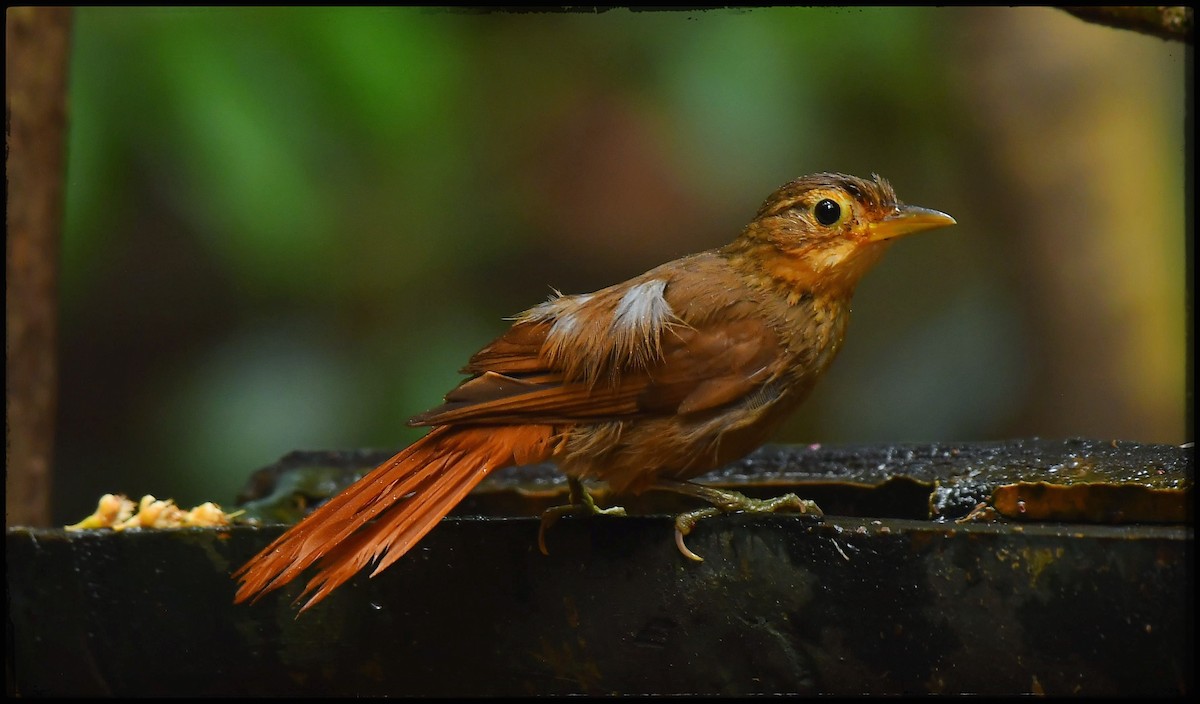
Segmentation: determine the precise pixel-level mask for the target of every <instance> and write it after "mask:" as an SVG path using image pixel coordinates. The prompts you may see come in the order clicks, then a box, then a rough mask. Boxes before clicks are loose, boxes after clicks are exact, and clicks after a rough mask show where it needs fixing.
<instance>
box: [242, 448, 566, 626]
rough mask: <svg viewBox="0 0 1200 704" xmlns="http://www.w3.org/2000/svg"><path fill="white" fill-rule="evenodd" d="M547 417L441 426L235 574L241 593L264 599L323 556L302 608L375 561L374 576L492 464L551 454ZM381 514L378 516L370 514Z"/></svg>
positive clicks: (532, 459)
mask: <svg viewBox="0 0 1200 704" xmlns="http://www.w3.org/2000/svg"><path fill="white" fill-rule="evenodd" d="M553 435H554V428H553V427H551V426H548V425H514V426H499V427H497V426H442V427H438V428H434V429H433V430H432V431H430V433H429V434H428V435H426V436H425V437H423V438H421V439H420V440H418V441H416V442H414V443H413V444H412V445H409V446H408V447H407V448H405V449H403V450H401V451H400V452H399V453H397V454H396V456H395V457H393V458H391V459H390V460H388V461H387V462H384V463H383V464H381V465H379V466H378V467H376V468H375V469H373V470H371V472H370V473H369V474H367V475H366V476H364V477H363V478H362V479H360V480H358V482H356V483H354V484H353V485H351V486H350V487H348V488H346V490H345V491H343V492H342V493H340V494H338V495H337V496H335V497H333V498H332V499H330V500H329V502H328V503H326V504H325V505H323V506H321V507H320V508H318V509H317V510H316V511H313V512H312V513H311V514H309V515H308V517H306V518H305V519H304V520H303V521H301V522H300V523H297V524H296V525H295V526H292V528H291V529H289V530H288V531H287V532H286V533H284V534H283V535H281V536H279V537H278V538H276V539H275V541H274V542H272V543H271V544H270V545H268V546H267V547H266V549H264V550H263V551H262V552H260V553H258V554H257V555H255V556H254V557H253V558H251V559H250V561H249V562H247V563H246V564H245V565H242V567H241V568H239V569H238V571H237V572H235V573H234V574H233V576H234V578H235V579H237V580H238V581H239V582H240V585H239V586H238V591H237V596H236V598H235V601H236V602H238V603H241V602H243V601H246V600H247V599H258V598H259V597H260V596H262V595H263V594H266V593H267V592H269V591H272V590H274V589H278V588H279V587H282V586H283V585H285V584H287V583H288V582H290V581H292V580H293V579H295V578H296V577H297V576H298V575H299V574H300V573H301V572H303V571H304V570H305V569H307V568H308V567H310V566H311V565H312V564H313V563H315V562H318V561H319V564H318V569H319V571H318V572H317V574H316V576H314V577H313V578H312V579H311V580H309V582H308V585H307V586H305V588H304V591H303V592H302V593H301V594H300V596H299V597H298V598H297V600H299V599H303V598H304V597H305V596H306V595H308V594H309V593H312V597H311V598H309V600H308V601H307V602H306V603H305V604H304V606H303V607H301V609H300V610H301V611H304V610H305V609H307V608H309V607H310V606H312V605H314V604H316V603H317V602H318V601H320V600H321V599H324V598H325V597H326V596H328V595H329V593H330V592H331V591H333V590H334V589H335V588H337V587H338V585H340V584H342V583H343V582H345V581H346V580H347V579H350V577H352V576H353V575H354V573H355V572H358V571H359V570H360V569H362V568H363V567H364V566H366V565H367V564H368V563H370V562H372V561H375V562H377V564H376V565H375V570H374V571H373V572H372V573H371V576H372V577H374V576H375V575H376V574H378V573H379V572H380V571H382V570H383V569H385V568H387V567H388V566H389V565H391V564H392V563H393V562H395V561H396V560H398V559H399V558H400V557H401V556H402V555H403V554H404V553H406V552H408V550H409V549H410V548H412V546H413V545H416V543H417V541H419V540H420V539H421V538H422V537H424V536H425V534H426V533H428V532H429V531H430V530H431V529H432V528H433V527H434V525H436V524H437V522H438V521H440V520H441V519H442V518H443V517H444V516H445V515H446V514H447V513H449V512H450V509H452V508H454V506H455V504H457V503H458V502H459V501H461V500H462V499H463V497H464V496H466V495H467V492H469V491H471V489H473V488H474V487H475V485H476V484H478V483H479V482H480V481H482V480H483V478H484V477H486V476H487V475H488V473H489V472H491V471H493V470H495V469H500V468H502V467H507V466H509V465H513V464H533V463H535V462H542V461H545V460H546V459H548V458H549V456H550V453H551V450H552V449H553V445H552V442H551V439H552V437H553ZM373 519H374V522H371V521H372V520H373Z"/></svg>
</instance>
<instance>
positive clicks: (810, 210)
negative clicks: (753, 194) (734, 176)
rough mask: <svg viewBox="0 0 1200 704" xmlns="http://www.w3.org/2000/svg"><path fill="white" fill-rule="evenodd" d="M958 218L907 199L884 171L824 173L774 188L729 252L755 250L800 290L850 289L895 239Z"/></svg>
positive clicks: (775, 275) (766, 264) (756, 255)
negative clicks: (870, 174)
mask: <svg viewBox="0 0 1200 704" xmlns="http://www.w3.org/2000/svg"><path fill="white" fill-rule="evenodd" d="M953 224H955V221H954V218H952V217H950V216H949V215H947V214H945V213H942V212H938V211H936V210H929V209H928V208H919V207H916V206H912V205H905V204H903V203H901V202H900V199H899V198H897V197H896V192H895V191H894V190H892V187H891V185H890V184H889V183H888V182H887V181H885V180H884V179H882V178H880V177H879V176H873V177H872V178H871V179H870V180H868V179H863V178H858V177H856V176H848V175H845V174H837V173H820V174H813V175H811V176H802V177H801V178H798V179H796V180H795V181H792V182H791V183H788V184H787V185H785V186H783V187H782V188H780V189H779V190H777V191H775V192H774V193H772V194H771V195H770V196H769V197H768V198H767V200H766V201H765V202H764V203H763V204H762V207H761V208H759V209H758V214H757V215H755V217H754V220H753V221H751V223H750V224H749V225H747V226H746V229H745V230H744V231H743V232H742V234H741V236H740V237H738V239H737V240H736V241H734V242H733V243H732V244H731V245H729V247H727V248H726V251H728V252H730V253H731V254H732V255H733V256H735V257H737V256H738V255H740V254H745V253H750V252H753V253H754V255H753V257H752V258H753V259H754V260H756V263H757V265H759V266H761V267H762V268H763V269H764V270H765V271H766V273H767V274H768V275H769V276H771V277H772V278H774V279H776V280H779V281H781V282H784V283H786V284H787V285H788V287H789V288H791V289H792V290H796V291H814V292H815V291H826V292H830V293H846V294H849V293H852V292H853V290H854V287H855V285H857V283H858V281H859V279H861V278H862V276H863V274H865V273H866V272H867V270H869V269H870V268H871V266H872V265H873V264H875V262H876V261H878V260H879V257H880V256H881V255H882V254H883V252H884V250H886V249H887V247H888V245H890V244H891V243H892V241H893V240H895V239H897V238H899V237H903V236H904V235H910V234H913V233H915V232H922V231H924V230H932V229H934V228H938V227H946V226H949V225H953Z"/></svg>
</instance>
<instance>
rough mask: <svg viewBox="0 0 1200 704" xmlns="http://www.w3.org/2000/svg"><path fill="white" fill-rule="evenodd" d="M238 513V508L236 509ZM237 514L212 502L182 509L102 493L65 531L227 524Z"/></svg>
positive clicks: (150, 499)
mask: <svg viewBox="0 0 1200 704" xmlns="http://www.w3.org/2000/svg"><path fill="white" fill-rule="evenodd" d="M238 513H240V511H239V512H238ZM236 515H237V513H232V514H231V513H225V512H224V511H222V510H221V507H220V506H218V505H217V504H214V503H213V502H211V501H208V502H205V503H202V504H200V505H199V506H197V507H195V508H193V509H192V510H190V511H184V510H183V509H181V508H179V507H178V506H176V505H175V502H174V501H172V500H171V499H165V500H161V501H160V500H158V499H156V498H154V497H153V496H151V495H150V494H146V495H145V496H143V497H142V500H141V501H140V502H138V503H137V504H136V505H135V504H134V503H133V502H132V501H130V500H129V499H128V498H126V497H125V496H122V495H120V494H116V495H114V494H105V495H104V496H103V497H101V498H100V503H99V504H98V505H97V506H96V511H95V512H94V513H93V514H92V515H90V516H88V517H87V518H85V519H83V520H82V521H80V522H79V523H76V524H74V525H70V526H67V527H66V528H67V530H71V531H78V530H95V529H99V528H112V529H113V530H125V529H126V528H189V527H193V526H204V527H213V526H227V525H229V522H230V519H232V518H233V517H234V516H236Z"/></svg>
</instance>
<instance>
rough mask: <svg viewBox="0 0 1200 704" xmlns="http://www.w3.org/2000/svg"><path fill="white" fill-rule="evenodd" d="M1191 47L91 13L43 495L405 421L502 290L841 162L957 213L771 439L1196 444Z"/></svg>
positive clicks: (702, 225)
mask: <svg viewBox="0 0 1200 704" xmlns="http://www.w3.org/2000/svg"><path fill="white" fill-rule="evenodd" d="M1183 64H1184V58H1183V49H1182V48H1181V47H1178V46H1175V45H1172V44H1168V43H1165V42H1161V41H1160V40H1156V39H1151V38H1147V37H1141V36H1139V35H1134V34H1130V33H1125V32H1120V31H1117V30H1112V29H1107V28H1100V27H1095V26H1091V25H1086V24H1084V23H1082V22H1080V21H1079V20H1076V19H1074V18H1071V17H1069V16H1067V15H1065V14H1063V13H1060V12H1057V11H1054V10H1047V9H1013V8H993V9H978V8H976V9H935V8H924V9H912V8H884V9H811V8H777V9H759V10H714V11H704V12H700V11H678V12H632V11H629V10H612V11H608V12H604V13H599V14H595V13H578V14H576V13H504V12H497V13H467V12H453V11H447V10H428V9H414V8H290V9H282V8H281V9H249V8H224V9H199V8H171V9H137V8H81V9H79V10H78V11H77V14H76V21H75V27H74V48H73V56H72V65H71V81H70V111H71V112H70V115H71V117H70V136H69V147H68V148H69V165H68V188H67V218H66V232H65V239H64V251H63V258H64V261H63V267H64V270H63V276H62V313H63V322H62V333H61V344H62V350H61V362H62V371H61V400H60V409H59V415H60V423H59V435H58V438H57V448H56V477H57V479H56V481H57V485H56V497H55V516H56V519H57V520H59V521H60V522H65V521H68V520H75V519H77V518H78V517H79V516H81V515H83V514H84V513H86V512H87V511H89V510H90V507H91V505H92V504H93V503H94V501H95V499H96V498H97V497H98V496H99V494H101V493H104V492H107V491H120V492H125V493H129V494H133V495H140V494H142V493H153V494H155V495H158V496H171V497H174V498H175V499H176V500H178V501H179V502H180V503H186V504H189V505H191V504H193V503H197V502H199V501H204V500H216V501H218V502H222V503H226V504H228V503H230V502H231V499H232V496H233V495H234V493H235V492H236V491H237V489H238V488H239V487H240V486H241V484H242V483H243V482H244V480H245V478H246V477H247V476H248V475H249V473H250V472H251V471H252V470H253V469H255V468H256V467H258V466H261V465H263V464H267V463H269V462H271V461H273V460H275V459H276V458H277V457H279V456H280V455H282V454H283V453H285V452H287V451H289V450H292V449H301V448H307V449H323V448H339V447H340V448H345V447H362V446H376V447H398V446H401V445H403V444H405V443H407V442H409V441H411V440H413V439H414V438H415V437H416V436H417V435H418V434H419V431H416V430H413V429H409V428H406V427H405V426H404V421H405V419H406V418H408V417H409V416H411V415H413V414H415V413H417V412H419V411H421V410H423V409H425V408H427V407H429V406H431V405H434V404H436V403H437V402H438V401H439V400H440V398H441V395H442V394H443V393H444V392H445V391H446V390H448V389H449V388H451V387H452V386H453V385H454V384H455V383H457V381H458V380H459V378H460V377H459V376H458V375H457V374H456V370H457V369H458V367H459V366H460V365H461V364H462V363H463V362H464V361H465V360H466V358H467V357H468V356H469V355H470V353H471V352H473V351H474V350H475V349H477V348H478V347H479V346H481V345H483V344H485V343H486V342H488V341H489V340H490V339H491V338H492V337H494V336H495V335H497V334H499V333H500V332H501V331H502V329H503V328H504V325H505V323H504V322H503V320H502V318H503V317H504V316H508V315H512V314H514V313H516V312H518V311H520V310H522V309H524V308H526V307H528V306H530V305H533V304H535V303H537V302H538V301H540V300H541V299H543V298H544V296H545V295H546V294H547V293H548V291H549V288H550V287H551V286H553V287H556V288H559V289H562V290H563V291H566V292H582V291H587V290H592V289H595V288H599V287H601V286H604V285H608V284H611V283H615V282H617V281H620V280H623V279H624V278H627V277H629V276H632V275H634V274H637V273H640V272H641V271H643V270H645V269H647V268H649V267H651V266H653V265H656V264H659V263H661V262H663V261H666V260H668V259H670V258H673V257H676V256H680V255H682V254H685V253H688V252H692V251H698V250H701V249H705V248H709V247H713V246H717V245H719V244H722V243H724V242H725V241H727V240H728V239H730V238H732V237H733V236H734V235H735V234H736V233H737V231H738V230H739V228H740V227H741V226H742V225H743V224H744V223H745V222H746V221H747V220H748V218H749V217H750V216H751V215H752V214H753V213H754V211H755V209H756V208H757V206H758V204H759V203H760V202H761V201H762V199H763V198H764V197H765V196H766V195H767V194H768V193H769V192H771V191H772V190H773V189H774V188H775V187H777V186H779V185H781V184H782V183H784V182H786V181H788V180H790V179H791V178H794V177H796V176H798V175H801V174H803V173H809V172H813V171H820V170H838V171H847V172H851V173H857V174H860V175H867V174H870V173H871V172H879V173H880V174H883V175H884V176H886V177H887V178H889V179H890V180H891V181H892V183H893V185H895V187H896V189H897V190H898V192H899V193H900V195H901V197H902V198H904V199H905V200H907V201H908V202H912V203H916V204H920V205H925V206H928V207H934V208H939V209H942V210H945V211H947V212H950V213H951V214H953V215H954V216H955V217H957V218H958V220H959V223H960V225H959V226H958V227H956V228H954V229H953V230H946V231H939V232H936V233H931V234H929V235H922V236H920V237H918V238H913V239H912V240H911V241H905V242H903V243H901V244H899V245H898V246H896V247H894V248H893V250H892V252H891V253H890V254H889V256H888V258H887V259H885V261H884V263H883V264H882V265H881V266H880V267H879V269H878V270H877V271H876V272H874V273H873V274H872V276H870V277H868V280H867V281H866V282H865V283H864V285H863V286H862V287H861V288H860V291H859V294H858V296H857V298H856V315H855V319H854V322H853V324H852V325H851V332H850V334H849V337H848V339H847V344H846V348H845V351H844V352H843V354H842V358H841V359H839V361H838V362H837V363H836V364H835V366H834V370H833V372H832V373H831V374H830V376H829V378H828V379H826V380H825V381H824V382H823V384H822V386H821V387H820V388H819V389H818V391H817V392H816V394H815V395H814V396H813V398H812V399H811V401H810V402H809V403H808V404H807V405H806V407H805V408H804V410H803V411H802V412H801V413H800V414H799V415H798V417H797V418H796V420H795V421H794V422H793V423H791V424H790V425H788V426H787V428H785V429H784V431H783V432H782V433H781V436H780V438H779V439H780V440H781V441H789V442H824V443H837V442H894V441H933V440H982V439H996V438H1004V437H1015V436H1026V435H1042V436H1064V435H1087V436H1098V437H1110V436H1111V437H1120V438H1123V439H1133V440H1143V441H1159V442H1180V441H1182V440H1183V439H1184V437H1185V429H1184V427H1183V426H1184V421H1183V415H1184V414H1183V404H1184V401H1183V385H1184V381H1183V361H1182V358H1183V352H1182V348H1183V335H1184V333H1183V330H1184V320H1183V315H1184V313H1183V266H1182V243H1183V237H1182V236H1181V235H1182V234H1183V229H1184V225H1183V185H1182V184H1183V160H1184V156H1183V146H1182V145H1183V142H1182V138H1183V135H1182V115H1183V95H1184V83H1183V75H1184V66H1183ZM1113 66H1119V67H1122V69H1121V70H1124V71H1127V72H1128V73H1129V75H1131V76H1132V77H1133V80H1125V79H1122V78H1121V77H1120V76H1114V75H1113V74H1112V72H1113V71H1114V70H1115V69H1113V68H1112V67H1113ZM1009 80H1011V81H1012V83H1011V84H1009V83H1006V82H1005V81H1009ZM1114 82H1115V85H1119V90H1117V89H1115V88H1113V87H1112V86H1113V85H1114ZM1106 86H1107V87H1106ZM1114 90H1115V91H1116V92H1118V93H1120V94H1121V98H1120V99H1116V98H1111V97H1109V93H1111V92H1112V91H1114ZM1106 91H1108V92H1106ZM1105 100H1108V101H1110V102H1103V101H1105ZM1097 101H1100V102H1097ZM1097 105H1100V107H1097ZM1047 106H1052V107H1051V108H1047ZM1039 110H1041V112H1039ZM1050 110H1052V111H1053V112H1050ZM1073 110H1074V111H1077V112H1074V113H1073V112H1072V111H1073ZM1106 126H1107V127H1106ZM1029 135H1034V137H1033V138H1030V137H1029ZM1039 135H1049V136H1050V137H1049V138H1047V139H1046V142H1045V144H1046V145H1048V146H1039V145H1041V144H1042V143H1041V142H1038V141H1037V138H1038V136H1039ZM1056 135H1062V136H1061V137H1059V136H1056ZM1076 142H1077V143H1076ZM1118 144H1123V145H1126V146H1127V147H1129V148H1125V149H1121V148H1113V145H1118ZM1110 157H1111V158H1112V159H1114V160H1115V161H1113V162H1112V163H1109V162H1107V161H1105V162H1101V166H1100V167H1098V168H1097V169H1096V170H1089V169H1091V166H1090V164H1091V162H1089V161H1088V159H1093V158H1095V159H1101V158H1103V159H1109V158H1110ZM1076 164H1083V165H1084V167H1085V168H1083V170H1080V167H1077V166H1075V165H1076ZM1064 165H1065V166H1064ZM1067 167H1070V168H1071V169H1072V171H1071V172H1070V173H1069V175H1068V176H1063V177H1054V176H1053V174H1054V173H1056V171H1055V170H1056V169H1061V168H1067ZM1105 169H1113V170H1116V172H1115V173H1118V174H1125V175H1132V177H1131V178H1130V179H1129V180H1128V181H1122V182H1120V184H1118V185H1110V186H1104V185H1102V184H1103V183H1108V181H1105V180H1104V179H1110V178H1111V176H1112V175H1111V174H1108V172H1107V171H1105ZM1047 174H1050V175H1049V176H1048V175H1047ZM1127 183H1129V184H1132V185H1126V184H1127ZM1112 192H1117V193H1118V194H1121V195H1120V196H1119V197H1116V198H1112V199H1109V198H1107V197H1106V196H1105V195H1104V194H1106V193H1112ZM1126 200H1128V201H1129V202H1126ZM1067 216H1069V219H1068V220H1067V221H1064V220H1062V217H1067ZM1068 232H1069V233H1073V236H1072V237H1070V238H1067V237H1062V235H1063V233H1068ZM1080 233H1084V234H1085V235H1086V237H1085V239H1084V240H1083V242H1082V243H1081V242H1080V240H1079V238H1078V237H1076V236H1074V235H1079V234H1080ZM1093 248H1094V249H1093ZM1091 251H1096V252H1109V253H1110V254H1111V256H1107V257H1106V258H1105V257H1102V258H1100V259H1095V258H1093V257H1090V256H1089V255H1088V252H1091ZM1131 267H1132V268H1133V269H1134V273H1132V274H1130V273H1129V269H1130V268H1131ZM1129 277H1133V278H1132V279H1130V278H1129ZM1065 280H1070V281H1071V282H1072V283H1071V285H1070V286H1064V285H1062V282H1063V281H1065ZM1130 280H1132V281H1133V282H1134V283H1131V284H1130V283H1122V282H1127V281H1130ZM1110 291H1116V292H1117V293H1116V294H1115V295H1114V296H1111V297H1109V296H1108V295H1107V292H1110ZM1081 305H1082V306H1083V308H1082V312H1072V311H1076V310H1077V309H1078V308H1072V306H1076V307H1079V306H1081ZM1057 311H1066V312H1065V313H1060V312H1057ZM1145 311H1152V312H1151V313H1147V312H1145ZM1160 318H1161V320H1160ZM1072 319H1078V320H1086V321H1091V322H1088V324H1087V325H1086V329H1084V330H1083V331H1081V332H1071V333H1070V334H1069V335H1065V336H1064V335H1062V333H1063V331H1064V329H1066V330H1068V331H1069V326H1066V325H1065V324H1064V323H1063V321H1064V320H1068V321H1069V320H1072ZM1131 339H1132V340H1135V341H1136V345H1135V346H1132V347H1131V345H1132V344H1133V343H1131V342H1130V340H1131ZM1071 380H1079V381H1078V383H1075V382H1073V381H1071Z"/></svg>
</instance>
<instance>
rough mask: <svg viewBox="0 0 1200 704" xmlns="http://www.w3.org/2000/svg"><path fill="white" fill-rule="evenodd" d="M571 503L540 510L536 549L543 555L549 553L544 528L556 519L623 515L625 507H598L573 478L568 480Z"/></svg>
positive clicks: (581, 485) (552, 523)
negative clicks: (540, 518) (568, 516)
mask: <svg viewBox="0 0 1200 704" xmlns="http://www.w3.org/2000/svg"><path fill="white" fill-rule="evenodd" d="M570 487H571V495H570V501H571V503H569V504H565V505H562V506H551V507H550V508H548V509H546V510H545V511H543V512H542V522H541V524H540V525H539V526H538V550H540V551H541V553H542V554H543V555H547V556H549V555H550V551H549V550H548V549H546V529H547V528H549V527H550V526H552V525H554V523H555V522H556V521H558V519H560V518H562V517H563V516H567V515H576V516H624V515H625V508H624V507H622V506H610V507H608V508H600V507H599V506H597V505H596V501H595V500H594V499H593V498H592V495H591V494H589V493H588V492H587V489H585V488H584V487H583V484H581V483H579V482H578V481H577V480H575V479H571V480H570Z"/></svg>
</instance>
